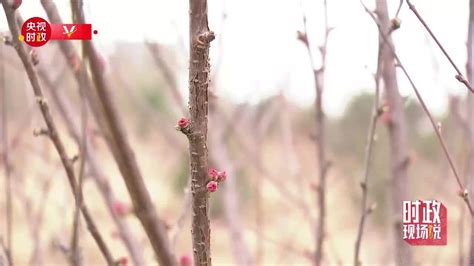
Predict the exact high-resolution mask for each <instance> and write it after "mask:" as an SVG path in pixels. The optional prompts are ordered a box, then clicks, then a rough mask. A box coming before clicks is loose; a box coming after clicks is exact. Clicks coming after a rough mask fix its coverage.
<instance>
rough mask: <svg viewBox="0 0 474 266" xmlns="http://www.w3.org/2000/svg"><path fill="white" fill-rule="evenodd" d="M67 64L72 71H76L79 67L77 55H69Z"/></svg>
mask: <svg viewBox="0 0 474 266" xmlns="http://www.w3.org/2000/svg"><path fill="white" fill-rule="evenodd" d="M69 64H70V65H71V68H72V70H73V71H74V72H78V71H79V70H80V69H81V63H80V61H79V58H78V57H77V55H75V54H73V55H71V56H70V57H69Z"/></svg>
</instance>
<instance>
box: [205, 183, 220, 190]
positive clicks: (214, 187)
mask: <svg viewBox="0 0 474 266" xmlns="http://www.w3.org/2000/svg"><path fill="white" fill-rule="evenodd" d="M217 185H218V183H217V182H216V181H209V183H207V190H209V192H216V191H217Z"/></svg>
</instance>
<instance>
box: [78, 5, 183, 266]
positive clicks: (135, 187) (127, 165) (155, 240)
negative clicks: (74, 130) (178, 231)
mask: <svg viewBox="0 0 474 266" xmlns="http://www.w3.org/2000/svg"><path fill="white" fill-rule="evenodd" d="M71 7H72V10H73V16H75V17H76V18H77V20H78V22H79V23H85V18H84V13H83V9H82V1H81V0H71ZM82 46H83V49H84V53H85V55H86V57H87V58H88V59H89V67H90V69H91V75H92V80H93V81H94V84H95V87H96V93H97V96H98V101H99V103H100V107H101V109H102V111H103V116H104V123H105V125H106V126H107V130H108V132H107V137H106V140H107V143H108V145H109V148H110V149H111V151H112V154H113V156H114V158H115V160H116V162H117V165H118V167H119V170H120V172H121V174H122V176H123V178H124V181H125V185H126V187H127V190H128V192H129V194H130V197H131V199H132V203H133V207H134V211H135V214H136V216H137V218H138V219H139V220H140V222H141V224H142V226H143V228H144V230H145V232H146V234H147V236H148V238H149V240H150V242H151V244H152V247H153V250H154V252H155V255H156V257H157V259H158V261H159V263H160V264H161V265H176V264H177V261H176V258H175V256H174V254H173V252H172V250H171V246H170V245H169V240H168V236H167V232H166V228H165V225H164V223H163V222H162V221H161V220H160V219H159V218H158V214H157V212H156V209H155V206H154V205H153V203H152V201H151V197H150V194H149V192H148V190H147V188H146V185H145V182H144V179H143V177H142V175H141V172H140V169H139V167H138V164H137V162H136V159H135V154H134V153H133V150H132V148H131V145H130V143H129V141H128V138H127V135H126V132H125V130H124V127H123V124H122V122H121V121H122V120H120V116H119V113H118V112H117V107H116V105H115V103H114V102H113V96H112V94H111V88H110V83H109V82H108V80H107V79H106V77H105V75H104V73H103V69H102V67H101V65H102V64H101V61H100V58H99V55H98V53H97V51H96V49H95V47H94V45H93V43H92V42H91V41H83V42H82Z"/></svg>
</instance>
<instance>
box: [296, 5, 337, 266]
mask: <svg viewBox="0 0 474 266" xmlns="http://www.w3.org/2000/svg"><path fill="white" fill-rule="evenodd" d="M303 26H304V32H299V34H298V39H299V40H300V41H301V42H303V44H304V45H305V46H306V50H307V51H308V56H309V60H310V63H311V68H312V70H313V76H314V86H315V89H316V100H315V109H316V138H315V140H316V150H317V158H318V178H319V180H318V181H319V184H318V191H317V199H318V200H317V201H318V212H319V213H318V221H317V224H316V238H315V240H316V251H315V254H314V263H315V265H316V266H319V265H321V264H322V261H323V254H324V249H323V244H324V235H325V233H326V232H325V230H326V207H327V206H326V177H327V172H328V170H329V165H330V163H329V162H328V160H327V158H326V157H327V155H326V143H325V141H326V140H325V138H326V128H325V114H324V110H323V99H322V97H323V92H324V73H325V68H326V55H327V44H328V37H329V33H330V32H331V29H330V28H329V25H328V7H327V0H324V40H323V44H322V46H320V47H319V51H320V53H321V67H320V68H316V67H315V63H314V60H313V52H312V49H311V47H310V43H309V38H308V30H307V25H306V15H305V13H304V12H303Z"/></svg>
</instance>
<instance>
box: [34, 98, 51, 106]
mask: <svg viewBox="0 0 474 266" xmlns="http://www.w3.org/2000/svg"><path fill="white" fill-rule="evenodd" d="M36 102H38V104H39V105H41V106H46V105H48V101H47V100H46V98H45V97H43V96H36Z"/></svg>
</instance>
